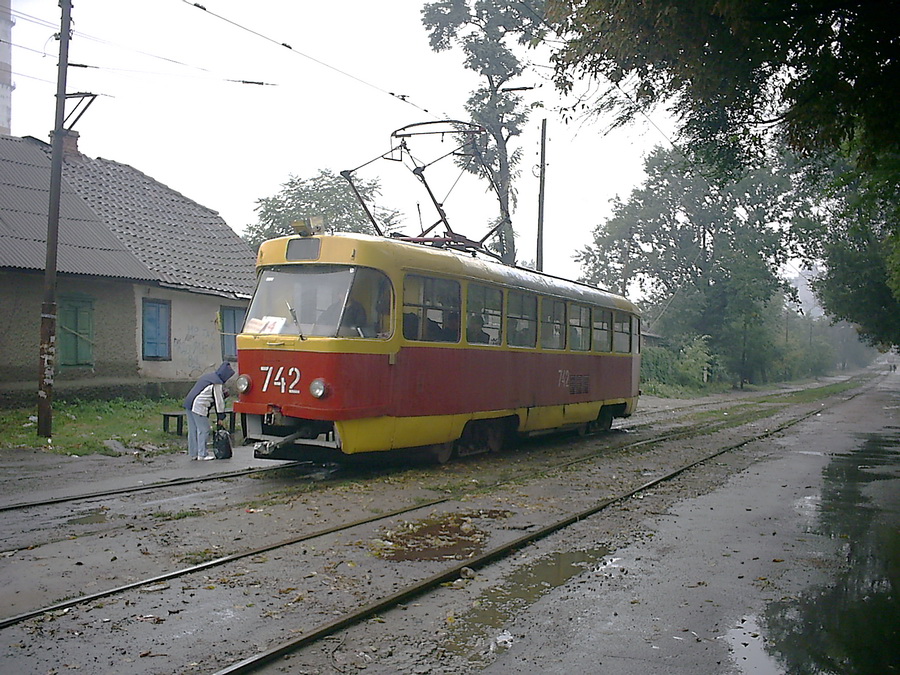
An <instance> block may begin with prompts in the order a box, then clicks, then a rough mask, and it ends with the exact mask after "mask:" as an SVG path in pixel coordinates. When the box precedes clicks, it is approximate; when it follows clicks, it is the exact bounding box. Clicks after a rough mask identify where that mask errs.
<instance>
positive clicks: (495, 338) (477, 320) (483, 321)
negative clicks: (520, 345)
mask: <svg viewBox="0 0 900 675" xmlns="http://www.w3.org/2000/svg"><path fill="white" fill-rule="evenodd" d="M502 325H503V292H502V291H501V290H500V289H499V288H491V287H490V286H482V285H480V284H469V288H468V292H467V293H466V342H469V343H470V344H484V345H488V344H490V345H499V344H500V342H501V338H502V337H503V335H502V333H503V331H502Z"/></svg>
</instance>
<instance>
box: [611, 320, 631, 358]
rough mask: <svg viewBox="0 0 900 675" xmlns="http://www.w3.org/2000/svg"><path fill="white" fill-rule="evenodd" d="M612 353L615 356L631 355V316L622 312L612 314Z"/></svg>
mask: <svg viewBox="0 0 900 675" xmlns="http://www.w3.org/2000/svg"><path fill="white" fill-rule="evenodd" d="M613 351H614V352H615V353H617V354H630V353H631V316H630V315H629V314H625V313H624V312H615V313H614V314H613Z"/></svg>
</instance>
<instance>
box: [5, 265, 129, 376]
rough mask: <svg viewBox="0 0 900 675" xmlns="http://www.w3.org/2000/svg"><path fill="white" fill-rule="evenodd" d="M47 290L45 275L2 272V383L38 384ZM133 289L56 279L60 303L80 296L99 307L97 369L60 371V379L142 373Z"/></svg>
mask: <svg viewBox="0 0 900 675" xmlns="http://www.w3.org/2000/svg"><path fill="white" fill-rule="evenodd" d="M43 286H44V277H43V275H42V274H30V273H18V272H10V271H0V382H19V381H27V380H35V381H36V380H37V376H38V352H39V349H40V330H41V318H40V317H41V301H42V298H43ZM131 286H132V285H131V284H130V283H128V282H117V281H106V280H100V279H95V278H90V277H78V276H72V275H59V276H58V277H57V300H59V299H61V298H62V297H64V296H67V295H77V296H79V297H86V298H90V299H91V301H92V302H93V308H94V314H93V315H94V321H93V324H94V335H93V341H94V347H93V356H94V365H93V367H62V368H60V367H57V375H56V377H57V378H59V379H62V380H64V379H80V378H85V377H88V378H90V377H122V378H124V377H135V376H136V375H137V374H138V361H137V357H138V355H137V352H136V351H135V348H134V338H133V335H134V331H135V326H136V314H135V308H134V301H133V299H132V298H133V291H132V287H131Z"/></svg>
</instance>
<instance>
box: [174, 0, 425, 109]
mask: <svg viewBox="0 0 900 675" xmlns="http://www.w3.org/2000/svg"><path fill="white" fill-rule="evenodd" d="M181 1H182V2H183V3H184V4H186V5H190V6H191V7H196V8H197V9H199V10H201V11H203V12H206V13H207V14H209V15H210V16H212V17H215V18H216V19H219V20H220V21H223V22H225V23H227V24H229V25H231V26H234V27H235V28H237V29H239V30H242V31H244V32H247V33H250V34H251V35H254V36H256V37H258V38H260V39H262V40H265V41H266V42H270V43H272V44H274V45H277V46H279V47H283V48H285V49H287V50H288V51H289V52H291V53H292V54H296V55H297V56H300V57H302V58H304V59H307V60H309V61H312V62H313V63H316V64H318V65H320V66H322V67H323V68H327V69H328V70H331V71H334V72H335V73H338V74H339V75H342V76H344V77H347V78H349V79H351V80H353V81H355V82H358V83H359V84H362V85H363V86H366V87H369V88H371V89H374V90H375V91H378V92H380V93H382V94H386V95H387V96H390V97H391V98H394V99H397V100H398V101H402V102H403V103H406V104H407V105H411V106H412V107H414V108H417V109H418V110H421V111H422V112H424V113H426V114H427V115H429V116H430V117H432V118H434V119H439V118H438V117H437V116H436V115H435V114H434V113H432V112H431V111H430V110H428V109H427V108H423V107H422V106H420V105H418V104H417V103H415V102H413V101H411V100H410V98H409V95H408V94H398V93H396V92H393V91H388V90H387V89H384V88H382V87H379V86H378V85H376V84H373V83H372V82H369V81H368V80H364V79H362V78H361V77H357V76H356V75H353V74H352V73H348V72H347V71H345V70H342V69H340V68H338V67H337V66H333V65H331V64H330V63H327V62H325V61H322V60H321V59H318V58H316V57H314V56H310V55H309V54H306V53H304V52H301V51H299V50H297V49H294V48H293V47H292V46H291V45H290V44H288V43H287V42H280V41H278V40H276V39H275V38H272V37H269V36H268V35H265V34H264V33H261V32H259V31H257V30H254V29H252V28H249V27H248V26H245V25H243V24H241V23H238V22H237V21H234V20H233V19H229V18H228V17H225V16H223V15H221V14H216V13H215V12H212V11H210V10H209V9H207V8H206V7H204V6H203V5H201V4H200V3H199V2H191V1H190V0H181Z"/></svg>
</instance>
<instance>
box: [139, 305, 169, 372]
mask: <svg viewBox="0 0 900 675" xmlns="http://www.w3.org/2000/svg"><path fill="white" fill-rule="evenodd" d="M171 325H172V303H170V302H169V301H168V300H151V299H149V298H144V307H143V321H142V326H143V337H144V339H143V342H144V349H143V351H144V354H143V358H144V360H145V361H170V360H171V359H172V346H171V335H172V330H171Z"/></svg>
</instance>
